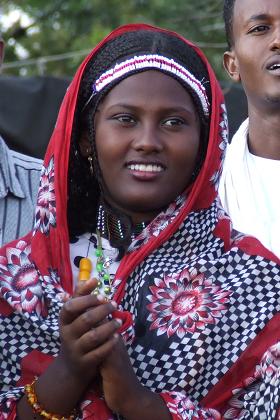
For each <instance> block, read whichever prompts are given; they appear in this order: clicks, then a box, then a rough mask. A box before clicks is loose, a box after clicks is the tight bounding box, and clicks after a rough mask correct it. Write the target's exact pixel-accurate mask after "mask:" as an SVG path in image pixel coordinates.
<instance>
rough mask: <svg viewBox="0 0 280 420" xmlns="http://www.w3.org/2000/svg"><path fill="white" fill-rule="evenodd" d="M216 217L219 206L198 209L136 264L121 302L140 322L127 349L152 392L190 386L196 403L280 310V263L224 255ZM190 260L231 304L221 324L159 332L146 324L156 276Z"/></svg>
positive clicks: (185, 389)
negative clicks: (214, 230)
mask: <svg viewBox="0 0 280 420" xmlns="http://www.w3.org/2000/svg"><path fill="white" fill-rule="evenodd" d="M213 218H215V212H214V211H213V208H212V209H209V211H203V212H200V213H193V214H192V215H191V216H190V217H189V218H188V220H187V221H186V222H185V223H184V224H183V225H182V226H181V228H180V230H179V231H177V232H176V234H175V235H174V236H173V237H172V238H170V241H168V242H167V243H165V244H163V245H162V246H161V247H160V248H159V249H157V250H156V251H155V252H154V253H153V254H152V255H150V256H149V257H148V258H147V259H146V260H145V261H144V262H142V264H141V265H139V267H137V268H136V270H135V272H134V273H133V274H132V275H131V277H130V279H129V280H128V283H127V286H126V295H125V298H124V302H123V306H124V308H125V309H126V310H129V311H131V313H132V314H133V316H134V320H135V325H136V338H135V341H134V346H133V347H131V348H130V349H129V355H130V358H131V360H132V363H133V366H134V369H135V371H136V373H137V376H138V377H139V378H141V382H142V383H143V384H144V385H145V386H147V387H148V388H150V389H152V390H153V391H156V392H161V391H178V392H184V393H186V394H187V395H188V396H190V397H191V398H192V399H193V400H196V401H199V400H201V399H202V398H203V397H204V396H205V395H206V394H207V393H208V391H209V390H210V389H211V388H212V387H213V385H215V384H216V383H217V382H218V381H219V380H220V379H221V378H222V377H223V375H224V374H225V373H226V372H228V370H229V369H230V368H231V366H232V365H233V364H234V362H236V361H237V360H238V358H239V357H240V355H241V354H242V352H243V351H244V350H245V349H246V348H247V346H248V344H249V343H250V342H251V341H252V340H253V339H254V338H255V337H256V335H257V334H258V333H259V332H260V331H261V330H262V329H263V327H264V326H265V325H266V323H267V322H268V320H269V319H271V318H272V317H273V315H274V314H276V313H277V312H278V311H279V310H280V302H279V294H280V273H279V268H278V266H277V265H276V264H275V263H274V262H271V261H269V260H265V259H264V258H262V257H251V256H249V255H246V254H244V253H243V252H242V251H240V250H238V249H237V248H233V249H231V250H230V251H229V252H228V253H226V254H223V257H221V254H222V243H221V241H220V239H218V238H216V237H214V236H213V235H212V233H211V230H210V229H209V227H210V226H211V224H212V223H213ZM202 221H205V223H204V224H202ZM188 244H192V245H193V248H192V247H191V246H190V247H188ZM202 249H203V250H205V251H204V252H201V250H202ZM208 249H209V252H208ZM210 249H211V252H210ZM197 254H199V258H197V257H195V255H197ZM186 266H187V267H188V269H189V270H190V271H191V270H192V269H193V270H196V271H197V272H198V273H203V274H204V275H205V277H206V278H210V279H214V284H215V285H217V286H218V287H219V288H221V289H223V290H227V291H229V292H230V297H229V302H228V305H227V308H226V310H225V311H223V313H222V314H221V317H220V318H217V322H215V323H212V324H211V323H210V324H207V325H205V328H204V329H203V330H201V331H199V330H197V331H195V332H194V333H190V332H187V331H186V334H185V335H184V337H178V336H176V334H174V335H173V336H171V337H168V336H167V334H163V335H162V334H160V335H159V334H158V331H157V330H155V329H151V322H147V319H149V309H148V305H149V303H150V302H149V300H148V299H147V296H148V295H149V294H151V293H150V290H151V287H155V284H156V282H155V279H158V278H162V277H164V276H167V275H171V274H174V273H178V272H181V271H182V270H183V269H184V268H185V267H186ZM271 273H273V279H271ZM166 293H168V291H167V290H166ZM159 315H160V314H159ZM278 390H279V388H278ZM274 408H275V407H274ZM252 418H253V417H252Z"/></svg>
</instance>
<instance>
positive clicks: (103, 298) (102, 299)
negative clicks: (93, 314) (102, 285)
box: [96, 293, 106, 302]
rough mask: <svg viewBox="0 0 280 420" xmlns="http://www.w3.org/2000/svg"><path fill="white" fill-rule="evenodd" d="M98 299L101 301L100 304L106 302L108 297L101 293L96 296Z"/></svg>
mask: <svg viewBox="0 0 280 420" xmlns="http://www.w3.org/2000/svg"><path fill="white" fill-rule="evenodd" d="M96 299H97V300H99V302H104V301H105V300H106V297H105V296H104V295H101V293H99V294H98V295H97V296H96Z"/></svg>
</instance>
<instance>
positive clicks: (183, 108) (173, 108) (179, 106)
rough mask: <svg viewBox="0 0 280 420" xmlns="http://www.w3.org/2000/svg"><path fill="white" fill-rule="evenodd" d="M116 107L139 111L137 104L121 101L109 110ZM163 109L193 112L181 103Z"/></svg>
mask: <svg viewBox="0 0 280 420" xmlns="http://www.w3.org/2000/svg"><path fill="white" fill-rule="evenodd" d="M115 107H120V108H125V109H127V110H135V111H137V109H138V108H139V107H138V106H137V105H133V104H127V103H121V102H119V103H116V104H114V105H111V106H110V107H109V110H110V109H111V108H115ZM161 110H162V111H168V112H180V111H185V112H191V110H190V109H189V108H186V107H184V106H181V105H178V106H176V105H170V106H167V107H165V108H163V109H161Z"/></svg>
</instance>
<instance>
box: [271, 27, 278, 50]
mask: <svg viewBox="0 0 280 420" xmlns="http://www.w3.org/2000/svg"><path fill="white" fill-rule="evenodd" d="M271 50H272V51H276V50H280V24H279V25H278V26H277V28H275V30H274V31H273V38H272V41H271Z"/></svg>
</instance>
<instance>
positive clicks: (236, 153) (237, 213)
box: [219, 119, 280, 257]
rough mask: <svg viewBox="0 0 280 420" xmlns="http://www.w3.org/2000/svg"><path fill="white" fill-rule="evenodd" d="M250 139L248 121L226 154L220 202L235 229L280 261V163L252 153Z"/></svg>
mask: <svg viewBox="0 0 280 420" xmlns="http://www.w3.org/2000/svg"><path fill="white" fill-rule="evenodd" d="M247 138H248V119H247V120H246V121H244V122H243V124H242V125H241V126H240V128H239V130H238V131H237V133H236V134H235V135H234V137H233V139H232V142H231V144H230V145H229V147H228V150H227V152H226V158H225V162H224V168H223V173H222V177H221V180H220V185H219V194H220V198H221V202H222V205H223V207H224V209H225V210H226V212H227V213H228V214H229V216H230V218H231V220H232V223H233V227H234V229H236V230H238V231H240V232H242V233H245V234H247V235H250V236H254V237H256V238H257V239H259V240H260V242H262V244H263V245H264V246H265V247H266V248H268V249H269V250H270V251H272V252H273V253H274V254H276V255H277V256H278V257H280V189H279V181H280V161H279V160H272V159H266V158H261V157H258V156H255V155H253V154H252V153H250V152H249V149H248V143H247Z"/></svg>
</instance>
